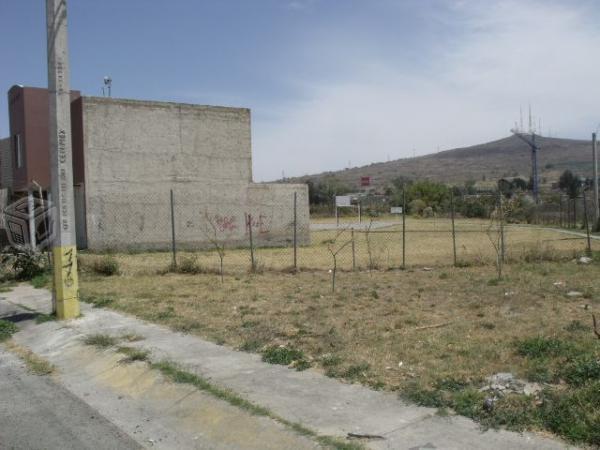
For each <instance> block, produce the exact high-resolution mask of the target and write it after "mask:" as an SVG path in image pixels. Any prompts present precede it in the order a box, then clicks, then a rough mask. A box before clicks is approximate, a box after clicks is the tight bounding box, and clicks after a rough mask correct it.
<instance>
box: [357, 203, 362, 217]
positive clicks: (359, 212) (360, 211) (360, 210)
mask: <svg viewBox="0 0 600 450" xmlns="http://www.w3.org/2000/svg"><path fill="white" fill-rule="evenodd" d="M358 223H362V208H361V206H360V199H359V200H358Z"/></svg>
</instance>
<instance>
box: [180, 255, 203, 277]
mask: <svg viewBox="0 0 600 450" xmlns="http://www.w3.org/2000/svg"><path fill="white" fill-rule="evenodd" d="M175 271H176V272H178V273H188V274H192V275H194V274H199V273H204V272H205V270H204V269H203V268H202V266H200V264H198V260H197V259H196V258H193V257H190V258H182V259H181V262H180V263H179V265H178V266H177V269H176V270H175Z"/></svg>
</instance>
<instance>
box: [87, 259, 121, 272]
mask: <svg viewBox="0 0 600 450" xmlns="http://www.w3.org/2000/svg"><path fill="white" fill-rule="evenodd" d="M92 270H93V271H94V272H96V273H97V274H100V275H105V276H107V277H109V276H111V275H118V274H119V262H118V261H117V260H116V259H115V258H114V257H113V256H104V257H103V258H101V259H98V260H96V261H94V264H93V265H92Z"/></svg>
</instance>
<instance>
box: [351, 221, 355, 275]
mask: <svg viewBox="0 0 600 450" xmlns="http://www.w3.org/2000/svg"><path fill="white" fill-rule="evenodd" d="M350 237H351V239H352V270H356V248H355V246H354V227H352V228H350Z"/></svg>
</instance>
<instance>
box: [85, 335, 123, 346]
mask: <svg viewBox="0 0 600 450" xmlns="http://www.w3.org/2000/svg"><path fill="white" fill-rule="evenodd" d="M83 342H84V343H85V344H86V345H93V346H94V347H99V348H107V347H112V346H113V345H116V343H117V338H115V337H113V336H109V335H108V334H100V333H98V334H90V335H89V336H86V337H85V339H84V340H83Z"/></svg>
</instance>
